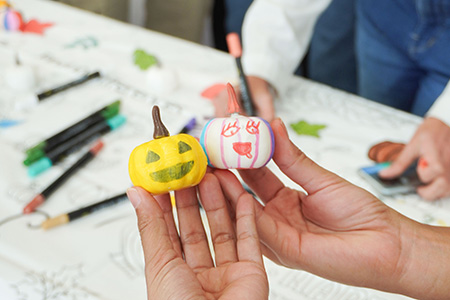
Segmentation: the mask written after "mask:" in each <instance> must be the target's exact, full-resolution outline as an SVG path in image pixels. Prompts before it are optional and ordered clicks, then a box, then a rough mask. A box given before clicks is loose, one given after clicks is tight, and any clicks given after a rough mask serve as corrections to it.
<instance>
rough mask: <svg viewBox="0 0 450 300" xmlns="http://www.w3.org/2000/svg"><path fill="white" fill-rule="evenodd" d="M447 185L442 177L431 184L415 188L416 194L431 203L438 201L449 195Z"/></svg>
mask: <svg viewBox="0 0 450 300" xmlns="http://www.w3.org/2000/svg"><path fill="white" fill-rule="evenodd" d="M448 186H449V183H448V182H447V181H446V180H445V178H444V177H438V178H437V179H436V180H434V181H433V182H432V183H430V184H428V185H426V186H421V187H418V188H417V193H418V194H419V196H420V197H422V198H424V199H426V200H429V201H433V200H437V199H440V198H442V197H444V196H446V195H448V194H449V192H450V191H449V189H448Z"/></svg>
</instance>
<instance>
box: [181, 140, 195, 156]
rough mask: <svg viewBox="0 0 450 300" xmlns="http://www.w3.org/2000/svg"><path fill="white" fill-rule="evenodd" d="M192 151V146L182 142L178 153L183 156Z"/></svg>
mask: <svg viewBox="0 0 450 300" xmlns="http://www.w3.org/2000/svg"><path fill="white" fill-rule="evenodd" d="M190 150H192V148H191V146H189V145H188V144H186V143H185V142H182V141H179V142H178V153H180V154H183V153H184V152H188V151H190Z"/></svg>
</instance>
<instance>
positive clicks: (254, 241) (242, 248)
mask: <svg viewBox="0 0 450 300" xmlns="http://www.w3.org/2000/svg"><path fill="white" fill-rule="evenodd" d="M254 202H255V201H254V199H253V197H252V196H251V195H249V194H247V195H244V196H243V197H241V198H240V199H239V201H238V203H237V210H236V224H237V251H238V256H239V261H252V262H256V263H258V264H260V265H261V266H262V265H263V259H262V254H261V248H260V245H259V237H258V231H257V229H256V223H255V222H256V221H255V219H256V216H255V208H254Z"/></svg>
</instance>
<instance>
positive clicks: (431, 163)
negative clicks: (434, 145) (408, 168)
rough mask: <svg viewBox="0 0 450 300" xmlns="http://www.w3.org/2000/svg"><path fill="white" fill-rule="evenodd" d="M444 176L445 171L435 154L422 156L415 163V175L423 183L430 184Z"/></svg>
mask: <svg viewBox="0 0 450 300" xmlns="http://www.w3.org/2000/svg"><path fill="white" fill-rule="evenodd" d="M444 174H445V169H444V167H443V166H442V164H441V161H440V159H439V157H438V155H436V153H433V152H432V153H429V154H428V155H427V156H422V157H421V158H420V159H419V161H418V163H417V175H418V176H419V179H420V181H422V182H423V183H430V182H432V181H434V180H435V179H437V178H438V177H440V176H443V175H444Z"/></svg>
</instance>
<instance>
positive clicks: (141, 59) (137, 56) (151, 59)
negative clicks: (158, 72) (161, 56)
mask: <svg viewBox="0 0 450 300" xmlns="http://www.w3.org/2000/svg"><path fill="white" fill-rule="evenodd" d="M133 57H134V64H135V65H137V66H138V67H139V68H140V69H141V70H147V69H148V68H150V67H151V66H153V65H155V64H157V63H158V60H157V59H156V57H155V56H153V55H151V54H149V53H147V52H145V51H144V50H142V49H137V50H136V51H134V54H133Z"/></svg>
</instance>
